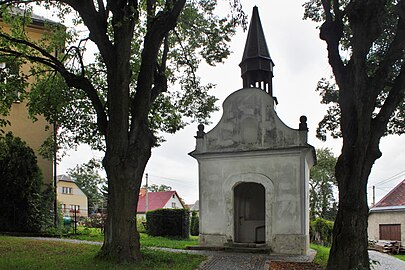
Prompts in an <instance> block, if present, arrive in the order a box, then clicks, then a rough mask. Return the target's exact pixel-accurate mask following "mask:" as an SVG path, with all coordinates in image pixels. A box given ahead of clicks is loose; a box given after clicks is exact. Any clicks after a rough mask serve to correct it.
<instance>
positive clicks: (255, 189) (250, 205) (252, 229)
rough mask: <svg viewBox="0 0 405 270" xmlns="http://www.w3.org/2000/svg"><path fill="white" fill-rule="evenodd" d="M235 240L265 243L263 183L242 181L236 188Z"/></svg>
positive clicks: (234, 192)
mask: <svg viewBox="0 0 405 270" xmlns="http://www.w3.org/2000/svg"><path fill="white" fill-rule="evenodd" d="M233 194H234V196H233V197H234V223H235V224H234V232H235V242H238V243H265V241H266V238H265V231H266V222H265V217H266V203H265V202H266V197H265V188H264V186H263V185H261V184H257V183H252V182H247V183H240V184H239V185H237V186H236V187H235V188H234V190H233Z"/></svg>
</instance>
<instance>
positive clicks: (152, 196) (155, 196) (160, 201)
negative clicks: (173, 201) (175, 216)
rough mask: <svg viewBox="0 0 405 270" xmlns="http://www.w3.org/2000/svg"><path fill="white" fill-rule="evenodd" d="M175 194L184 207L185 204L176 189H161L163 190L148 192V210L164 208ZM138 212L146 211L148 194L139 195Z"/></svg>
mask: <svg viewBox="0 0 405 270" xmlns="http://www.w3.org/2000/svg"><path fill="white" fill-rule="evenodd" d="M173 195H175V196H177V198H178V199H179V201H180V203H181V204H182V206H183V208H184V205H183V203H182V202H181V200H180V197H179V195H178V194H177V192H176V191H174V190H171V191H161V192H148V211H152V210H156V209H160V208H163V207H164V206H165V205H166V204H167V202H168V201H169V200H170V198H171V197H172V196H173ZM137 211H138V213H145V212H146V196H145V194H142V195H139V200H138V208H137Z"/></svg>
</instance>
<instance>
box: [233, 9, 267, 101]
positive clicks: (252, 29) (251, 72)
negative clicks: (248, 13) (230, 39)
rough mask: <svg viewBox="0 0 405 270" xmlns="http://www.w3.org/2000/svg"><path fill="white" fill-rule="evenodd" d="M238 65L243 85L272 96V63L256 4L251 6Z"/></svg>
mask: <svg viewBox="0 0 405 270" xmlns="http://www.w3.org/2000/svg"><path fill="white" fill-rule="evenodd" d="M239 66H240V68H241V71H242V79H243V87H257V88H260V89H262V90H264V91H266V92H267V93H269V94H270V95H271V96H273V86H272V78H273V67H274V63H273V60H271V57H270V53H269V50H268V48H267V44H266V39H265V37H264V32H263V28H262V24H261V22H260V17H259V10H258V8H257V6H255V7H253V14H252V19H251V21H250V26H249V32H248V36H247V39H246V45H245V50H244V52H243V57H242V62H241V63H240V64H239Z"/></svg>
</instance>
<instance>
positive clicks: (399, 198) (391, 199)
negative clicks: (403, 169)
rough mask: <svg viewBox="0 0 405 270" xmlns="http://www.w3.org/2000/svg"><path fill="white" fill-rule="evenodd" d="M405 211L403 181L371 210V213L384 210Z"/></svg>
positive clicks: (404, 182)
mask: <svg viewBox="0 0 405 270" xmlns="http://www.w3.org/2000/svg"><path fill="white" fill-rule="evenodd" d="M402 209H405V180H402V182H401V183H399V184H398V185H397V186H396V187H394V188H393V189H392V190H391V191H390V192H389V193H388V194H387V195H385V197H384V198H382V199H381V200H380V201H379V202H378V203H376V204H375V206H374V207H373V208H371V209H370V211H371V212H375V211H383V210H391V211H393V210H397V211H398V210H402Z"/></svg>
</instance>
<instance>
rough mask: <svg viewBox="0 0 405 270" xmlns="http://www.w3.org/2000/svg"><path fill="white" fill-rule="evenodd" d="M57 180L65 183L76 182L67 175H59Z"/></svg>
mask: <svg viewBox="0 0 405 270" xmlns="http://www.w3.org/2000/svg"><path fill="white" fill-rule="evenodd" d="M56 180H58V181H65V182H75V180H73V179H72V177H70V176H69V175H66V174H60V175H57V176H56Z"/></svg>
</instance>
